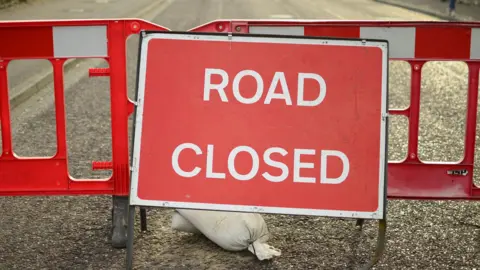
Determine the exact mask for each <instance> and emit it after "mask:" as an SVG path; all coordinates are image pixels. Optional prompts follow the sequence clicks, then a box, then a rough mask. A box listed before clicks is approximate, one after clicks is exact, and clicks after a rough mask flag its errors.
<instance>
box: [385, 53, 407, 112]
mask: <svg viewBox="0 0 480 270" xmlns="http://www.w3.org/2000/svg"><path fill="white" fill-rule="evenodd" d="M388 62H389V68H388V87H389V88H388V99H389V104H388V105H389V109H398V110H403V109H406V108H408V107H409V106H410V87H411V77H412V72H411V67H410V64H409V63H408V62H407V61H402V60H390V61H388Z"/></svg>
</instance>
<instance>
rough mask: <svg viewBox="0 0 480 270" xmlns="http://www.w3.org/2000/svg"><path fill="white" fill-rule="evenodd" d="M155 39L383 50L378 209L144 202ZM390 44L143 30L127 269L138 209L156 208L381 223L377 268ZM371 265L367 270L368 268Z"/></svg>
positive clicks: (382, 238)
mask: <svg viewBox="0 0 480 270" xmlns="http://www.w3.org/2000/svg"><path fill="white" fill-rule="evenodd" d="M155 38H174V39H182V40H203V41H205V40H210V41H212V40H213V41H226V42H239V41H241V42H264V43H285V44H322V45H337V46H338V45H340V46H342V45H344V46H345V45H346V46H368V47H378V48H379V49H380V50H381V51H382V94H381V95H382V97H381V102H382V104H381V115H382V117H381V118H382V119H381V120H380V121H379V122H380V123H379V124H380V125H381V127H380V131H381V135H380V164H379V195H380V196H379V207H378V209H377V211H375V212H373V213H372V212H355V211H330V210H312V209H298V208H292V209H290V208H278V207H261V208H259V207H256V206H249V205H242V206H234V205H225V204H222V205H219V204H207V203H190V202H170V201H147V200H142V199H140V198H139V197H138V194H137V185H138V172H139V164H140V160H139V158H140V149H141V147H140V142H141V140H140V139H141V135H142V116H143V99H144V90H145V75H146V72H147V71H146V60H147V53H148V50H147V46H148V43H149V41H150V40H152V39H155ZM388 53H389V51H388V41H387V40H377V39H352V38H325V37H307V36H288V35H269V34H232V33H192V32H180V31H171V32H160V31H142V32H141V33H140V38H139V51H138V62H137V68H138V69H137V85H136V93H135V100H136V102H137V103H136V107H135V111H134V126H133V128H134V136H133V137H132V145H133V151H132V158H131V160H132V166H131V182H130V195H129V196H130V197H129V200H130V206H129V217H128V240H127V269H131V268H132V266H133V232H134V230H133V228H134V217H135V206H153V207H168V208H189V209H204V210H220V211H240V212H262V213H272V214H294V215H295V214H296V215H316V216H329V217H351V218H357V220H358V222H357V225H360V226H361V225H362V224H363V220H364V219H376V220H379V238H378V243H377V252H376V254H375V257H374V259H372V261H371V263H370V264H369V265H370V266H372V265H374V264H375V263H376V261H377V260H378V259H379V257H380V256H381V254H382V253H383V249H384V244H385V243H384V241H385V231H386V204H387V163H388V153H387V151H388V136H387V134H388V67H389V65H388V64H389V62H388V60H389V55H388ZM370 266H368V267H367V268H369V267H370Z"/></svg>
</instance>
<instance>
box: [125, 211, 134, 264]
mask: <svg viewBox="0 0 480 270" xmlns="http://www.w3.org/2000/svg"><path fill="white" fill-rule="evenodd" d="M134 226H135V206H134V205H129V207H128V230H127V231H128V234H127V262H126V263H127V265H126V269H127V270H131V269H133V234H134Z"/></svg>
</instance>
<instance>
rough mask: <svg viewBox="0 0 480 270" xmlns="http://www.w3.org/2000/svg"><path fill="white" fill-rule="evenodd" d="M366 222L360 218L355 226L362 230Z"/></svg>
mask: <svg viewBox="0 0 480 270" xmlns="http://www.w3.org/2000/svg"><path fill="white" fill-rule="evenodd" d="M364 222H365V220H364V219H361V218H359V219H357V223H356V224H355V226H357V227H359V229H360V230H362V229H363V223H364Z"/></svg>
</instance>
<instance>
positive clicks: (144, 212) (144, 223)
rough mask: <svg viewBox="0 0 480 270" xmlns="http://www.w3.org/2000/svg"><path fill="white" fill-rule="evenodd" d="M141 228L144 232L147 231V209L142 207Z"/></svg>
mask: <svg viewBox="0 0 480 270" xmlns="http://www.w3.org/2000/svg"><path fill="white" fill-rule="evenodd" d="M140 228H141V230H142V232H144V231H146V230H147V209H145V207H140Z"/></svg>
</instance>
